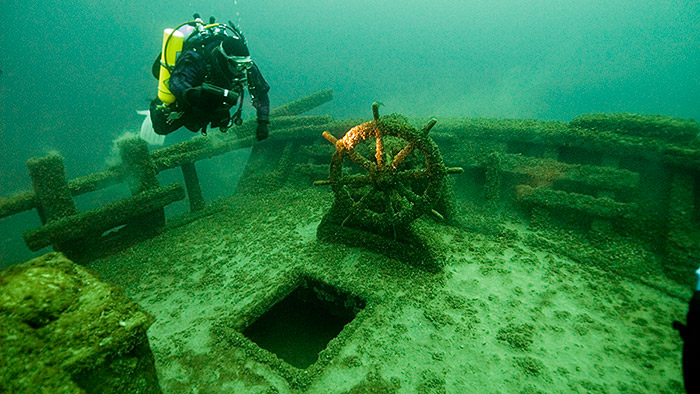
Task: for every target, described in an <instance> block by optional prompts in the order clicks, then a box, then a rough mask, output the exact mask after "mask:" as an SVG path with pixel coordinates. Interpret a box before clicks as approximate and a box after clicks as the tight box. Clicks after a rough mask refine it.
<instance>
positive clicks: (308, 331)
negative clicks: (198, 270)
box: [243, 279, 365, 369]
mask: <svg viewBox="0 0 700 394" xmlns="http://www.w3.org/2000/svg"><path fill="white" fill-rule="evenodd" d="M364 307H365V301H364V300H362V299H361V298H359V297H356V296H354V295H351V294H348V293H346V292H343V291H341V290H339V289H337V288H335V287H333V286H331V285H328V284H325V283H322V282H319V281H317V280H313V279H305V280H302V281H301V283H300V285H299V286H297V288H296V289H295V290H294V291H292V292H291V293H290V294H289V295H287V296H286V297H285V298H284V299H282V300H281V301H279V302H277V303H276V304H274V305H273V306H272V307H271V308H270V309H268V310H267V311H266V312H265V313H263V314H262V315H261V316H260V317H259V318H258V319H257V320H255V321H254V322H253V323H252V324H251V325H249V326H248V327H247V328H246V329H245V330H243V335H245V336H246V337H247V338H248V339H250V340H252V341H253V342H255V343H256V344H257V345H258V346H259V347H261V348H263V349H265V350H267V351H269V352H272V353H274V354H275V355H276V356H277V357H279V358H280V359H282V360H284V361H285V362H287V363H288V364H290V365H292V366H294V367H296V368H299V369H306V368H308V367H309V366H311V365H312V364H314V363H315V362H316V360H317V359H318V354H319V353H320V352H321V351H322V350H323V349H325V348H326V346H327V345H328V343H329V342H330V341H331V340H332V339H333V338H335V337H336V336H338V334H340V332H341V331H342V330H343V328H344V327H345V326H346V325H347V324H348V323H350V322H351V321H352V320H353V319H354V318H355V316H356V315H357V313H359V312H360V311H361V310H362V309H363V308H364Z"/></svg>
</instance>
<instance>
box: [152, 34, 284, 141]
mask: <svg viewBox="0 0 700 394" xmlns="http://www.w3.org/2000/svg"><path fill="white" fill-rule="evenodd" d="M219 43H220V41H219V40H215V41H213V42H211V43H209V44H208V45H207V47H206V49H205V50H200V51H196V50H192V49H191V50H186V51H185V52H184V53H182V54H181V55H180V57H179V58H178V60H177V62H176V63H175V67H174V69H173V71H172V73H171V74H170V81H169V84H168V87H169V89H170V92H171V93H172V94H173V95H174V96H175V98H176V106H175V109H173V108H170V107H172V105H170V106H168V107H164V106H163V105H162V102H161V101H160V100H159V99H157V98H156V99H155V100H153V101H152V102H151V106H150V112H151V120H152V122H153V130H154V131H155V132H156V133H158V134H169V133H171V132H173V131H175V130H177V129H178V128H180V127H182V126H185V127H187V129H189V130H191V131H195V132H196V131H202V132H206V128H207V125H208V124H211V126H212V127H224V128H226V127H227V125H229V123H230V120H231V115H230V110H231V107H233V106H234V105H236V103H237V102H238V100H243V94H244V88H245V87H247V88H248V91H249V92H250V95H251V97H252V101H253V106H254V107H255V109H256V110H257V120H258V123H265V124H267V123H268V122H269V116H270V99H269V97H268V94H267V92H268V91H269V90H270V86H269V85H268V84H267V82H266V81H265V79H264V78H263V76H262V74H261V73H260V70H259V69H258V66H257V65H256V64H255V63H253V64H252V66H251V67H250V68H249V69H248V70H247V71H244V72H245V75H233V74H232V73H231V71H230V70H229V69H228V68H227V67H226V66H225V65H222V64H220V62H219V60H218V59H217V57H216V56H212V55H211V50H212V49H213V48H215V47H216V46H218V45H219ZM154 66H155V65H154ZM154 69H155V67H154ZM243 77H245V78H243ZM244 85H246V86H244ZM223 90H227V91H229V92H230V96H229V97H223V96H222V94H221V92H222V91H223ZM173 113H174V115H172V114H173ZM178 116H179V117H178ZM234 116H238V117H240V106H239V110H238V111H237V112H236V114H235V115H234ZM258 139H261V138H260V136H258Z"/></svg>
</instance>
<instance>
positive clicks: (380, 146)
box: [374, 130, 385, 168]
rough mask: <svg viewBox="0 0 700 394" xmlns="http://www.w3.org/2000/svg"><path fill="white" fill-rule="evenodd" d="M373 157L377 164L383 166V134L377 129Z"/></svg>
mask: <svg viewBox="0 0 700 394" xmlns="http://www.w3.org/2000/svg"><path fill="white" fill-rule="evenodd" d="M374 157H375V158H376V159H377V166H378V167H379V168H384V165H385V164H384V136H383V135H382V132H381V131H379V130H377V151H376V152H375V153H374Z"/></svg>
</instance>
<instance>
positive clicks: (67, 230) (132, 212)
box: [0, 90, 333, 257]
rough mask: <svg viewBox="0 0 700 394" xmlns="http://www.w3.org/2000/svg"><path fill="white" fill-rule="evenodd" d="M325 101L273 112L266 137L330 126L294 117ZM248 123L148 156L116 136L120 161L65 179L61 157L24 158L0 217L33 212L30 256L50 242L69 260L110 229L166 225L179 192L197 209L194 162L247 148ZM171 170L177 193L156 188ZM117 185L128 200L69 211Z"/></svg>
mask: <svg viewBox="0 0 700 394" xmlns="http://www.w3.org/2000/svg"><path fill="white" fill-rule="evenodd" d="M332 97H333V93H332V91H331V90H324V91H320V92H317V93H314V94H312V95H309V96H307V97H304V98H301V99H299V100H296V101H293V102H290V103H288V104H285V105H283V106H281V107H278V108H275V109H273V110H272V111H271V113H270V116H271V118H272V122H271V123H270V132H271V135H272V136H274V134H276V133H282V132H285V131H286V132H289V131H293V130H295V129H296V128H301V127H311V126H318V125H323V124H327V123H330V122H332V120H333V119H332V118H331V117H329V116H298V115H301V114H303V113H304V112H307V111H309V110H311V109H313V108H315V107H317V106H319V105H321V104H324V103H326V102H328V101H330V100H332ZM255 124H256V123H255V121H247V122H244V123H243V124H242V125H241V126H239V127H237V128H235V129H233V130H231V131H230V132H229V133H227V134H223V133H218V132H217V133H210V134H209V135H207V136H202V135H200V136H196V137H194V138H191V139H189V140H187V141H184V142H180V143H178V144H174V145H171V146H168V147H165V148H161V149H157V150H154V151H152V152H149V149H148V145H147V143H146V142H145V141H143V140H142V139H140V138H138V137H132V138H128V139H123V140H121V141H119V142H118V148H119V154H120V158H121V163H120V164H118V165H115V166H112V167H110V168H109V169H107V170H105V171H102V172H97V173H92V174H89V175H85V176H81V177H78V178H75V179H70V180H68V179H66V176H65V169H64V165H63V157H62V156H61V155H60V154H58V153H52V154H49V155H47V156H44V157H34V158H31V159H30V160H28V161H27V167H28V169H29V175H30V177H31V180H32V187H33V190H32V191H24V192H20V193H17V194H15V195H14V196H12V197H8V198H0V219H2V218H5V217H8V216H11V215H15V214H17V213H20V212H24V211H28V210H32V209H36V210H37V212H38V214H39V218H40V219H41V222H42V226H40V227H39V228H36V229H31V230H28V231H25V232H24V234H23V237H24V240H25V242H26V244H27V246H28V247H29V248H30V249H31V250H33V251H37V250H40V249H42V248H44V247H47V246H49V245H53V246H54V249H56V250H60V251H63V252H65V253H67V254H69V255H73V256H75V257H77V256H76V255H79V254H80V251H81V250H83V249H85V247H87V246H89V244H90V243H92V242H94V241H96V240H99V238H100V237H101V235H102V234H103V233H104V232H106V231H109V230H110V229H113V228H115V227H119V226H125V225H126V226H138V231H139V232H148V231H150V230H155V229H157V228H159V227H162V226H163V225H164V224H165V215H164V210H163V208H164V207H165V206H166V205H168V204H170V203H172V202H175V201H178V200H182V199H184V198H185V195H187V197H188V199H189V204H190V210H191V211H197V210H201V209H203V208H204V206H205V201H204V199H203V197H202V192H201V186H200V183H199V179H198V175H197V170H196V167H195V163H196V162H197V161H199V160H202V159H207V158H211V157H214V156H217V155H221V154H224V153H227V152H231V151H233V150H236V149H240V148H245V147H249V146H252V145H253V144H254V143H255V137H254V134H255V132H254V130H255ZM176 167H180V168H181V171H182V174H183V178H184V184H185V186H184V188H183V186H182V185H180V184H177V183H176V184H172V185H169V186H160V185H159V183H158V179H157V177H156V175H157V174H158V173H160V172H162V171H165V170H168V169H173V168H176ZM119 183H127V184H128V185H129V189H130V191H131V197H128V198H125V199H122V200H120V201H116V202H113V203H109V204H106V205H104V206H101V207H98V208H96V209H92V210H90V211H87V212H78V210H77V209H76V206H75V202H74V200H73V197H75V196H78V195H82V194H85V193H89V192H94V191H97V190H100V189H104V188H106V187H109V186H112V185H115V184H119Z"/></svg>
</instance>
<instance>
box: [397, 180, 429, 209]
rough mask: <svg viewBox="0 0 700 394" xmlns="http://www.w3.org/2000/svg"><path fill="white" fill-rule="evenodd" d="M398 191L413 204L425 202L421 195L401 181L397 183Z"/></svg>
mask: <svg viewBox="0 0 700 394" xmlns="http://www.w3.org/2000/svg"><path fill="white" fill-rule="evenodd" d="M396 191H397V192H398V193H399V195H400V196H402V197H404V198H405V199H406V200H408V201H409V202H411V203H412V204H413V205H418V204H421V203H423V199H422V198H421V196H419V195H417V194H416V193H414V192H413V191H412V190H409V189H408V188H407V187H406V186H404V185H403V184H402V183H401V182H397V183H396Z"/></svg>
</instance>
